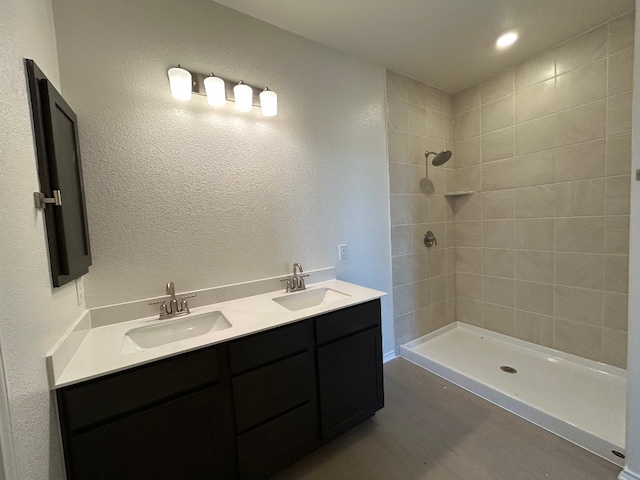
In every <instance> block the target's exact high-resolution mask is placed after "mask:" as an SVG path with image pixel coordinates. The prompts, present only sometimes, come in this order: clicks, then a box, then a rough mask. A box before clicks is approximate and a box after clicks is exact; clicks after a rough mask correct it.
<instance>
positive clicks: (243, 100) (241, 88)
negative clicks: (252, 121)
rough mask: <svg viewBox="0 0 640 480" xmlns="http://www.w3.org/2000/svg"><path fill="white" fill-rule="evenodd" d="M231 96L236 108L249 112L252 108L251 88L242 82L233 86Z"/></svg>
mask: <svg viewBox="0 0 640 480" xmlns="http://www.w3.org/2000/svg"><path fill="white" fill-rule="evenodd" d="M233 96H234V97H235V101H236V110H239V111H241V112H250V111H251V109H252V108H253V88H251V87H250V86H249V85H246V84H244V83H242V82H240V83H238V84H237V85H236V86H235V87H233Z"/></svg>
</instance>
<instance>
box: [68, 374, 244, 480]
mask: <svg viewBox="0 0 640 480" xmlns="http://www.w3.org/2000/svg"><path fill="white" fill-rule="evenodd" d="M221 393H222V392H221V389H220V388H219V387H209V388H206V389H204V390H202V391H200V392H197V393H193V394H191V395H187V396H185V397H182V398H178V399H176V400H173V401H170V402H167V403H165V404H162V405H159V406H156V407H153V408H149V409H147V410H144V411H142V412H139V413H136V414H133V415H130V416H127V417H124V418H122V419H119V420H116V421H114V422H110V423H107V424H106V425H102V426H98V427H96V428H93V429H91V430H89V431H86V432H79V433H78V434H76V435H74V436H73V438H72V439H71V451H72V461H71V471H70V472H68V473H69V478H72V479H91V480H115V479H118V480H141V479H149V480H152V479H153V480H165V479H166V480H178V479H184V480H199V479H203V480H204V479H212V478H216V479H217V478H220V479H227V478H234V477H235V473H234V465H233V459H234V458H235V452H234V449H233V443H231V442H229V438H228V437H227V438H225V436H224V435H221V431H223V430H224V425H221V423H223V422H224V418H220V417H219V415H221V414H223V412H219V411H216V406H218V405H219V404H220V402H221V401H222V400H223V399H222V398H221ZM227 415H228V413H227ZM230 447H231V448H230Z"/></svg>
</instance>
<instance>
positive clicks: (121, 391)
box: [58, 346, 226, 430]
mask: <svg viewBox="0 0 640 480" xmlns="http://www.w3.org/2000/svg"><path fill="white" fill-rule="evenodd" d="M225 350H226V347H225V346H217V347H211V348H206V349H203V350H198V351H196V352H193V353H188V354H184V355H180V356H178V357H174V358H169V359H166V360H162V361H159V362H155V363H152V364H150V365H144V366H141V367H138V368H134V369H131V370H127V371H124V372H120V373H115V374H112V375H109V376H106V377H102V378H99V379H97V380H89V381H87V382H84V383H81V384H79V385H73V386H70V387H66V388H63V389H61V390H59V391H58V401H59V402H60V403H61V405H60V406H61V408H63V412H65V413H66V415H65V416H64V417H65V418H66V421H67V422H68V428H70V429H71V430H75V429H77V428H81V427H86V426H90V425H92V424H95V423H98V422H102V421H104V420H107V419H109V418H111V417H117V416H119V415H121V414H124V413H127V412H130V411H133V410H136V409H139V408H141V407H144V406H146V405H149V404H158V403H161V402H162V401H164V400H166V399H168V398H172V397H174V396H175V395H177V394H180V393H182V392H185V391H190V390H195V389H198V388H202V387H204V386H206V385H208V384H209V385H213V384H214V383H216V382H217V381H218V380H219V377H220V372H221V371H224V368H226V367H224V366H223V365H221V362H224V357H225V356H226V355H224V351H225Z"/></svg>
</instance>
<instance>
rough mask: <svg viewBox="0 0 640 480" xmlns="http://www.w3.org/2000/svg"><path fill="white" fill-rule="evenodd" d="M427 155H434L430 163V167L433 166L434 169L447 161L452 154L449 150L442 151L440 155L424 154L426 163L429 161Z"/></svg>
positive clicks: (433, 153)
mask: <svg viewBox="0 0 640 480" xmlns="http://www.w3.org/2000/svg"><path fill="white" fill-rule="evenodd" d="M429 155H435V157H433V161H432V162H431V165H433V166H434V167H439V166H440V165H444V164H445V163H447V162H448V161H449V159H450V158H451V155H452V153H451V150H443V151H442V152H440V153H436V152H424V156H425V158H426V159H427V161H428V160H429Z"/></svg>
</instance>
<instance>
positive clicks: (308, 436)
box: [237, 403, 320, 480]
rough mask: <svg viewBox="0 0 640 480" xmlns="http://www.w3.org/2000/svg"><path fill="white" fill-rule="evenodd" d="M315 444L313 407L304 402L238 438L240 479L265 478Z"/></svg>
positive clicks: (314, 446)
mask: <svg viewBox="0 0 640 480" xmlns="http://www.w3.org/2000/svg"><path fill="white" fill-rule="evenodd" d="M319 445H320V434H319V431H318V417H317V407H316V405H315V404H312V403H307V404H305V405H302V406H300V407H299V408H296V409H295V410H292V411H291V412H289V413H287V414H286V415H283V416H281V417H278V418H276V419H275V420H273V421H271V422H269V423H265V424H264V425H261V426H260V427H258V428H255V429H253V430H251V431H249V432H247V433H245V434H243V435H240V436H239V437H238V440H237V446H238V470H239V472H240V478H241V479H242V480H258V479H263V478H268V477H270V476H271V475H273V474H274V473H276V472H278V471H279V470H282V469H283V468H284V467H286V466H287V465H290V464H292V463H293V462H295V461H296V460H298V459H299V458H301V457H303V456H304V455H306V454H307V453H309V452H311V451H312V450H313V449H315V448H317V447H318V446H319Z"/></svg>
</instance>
